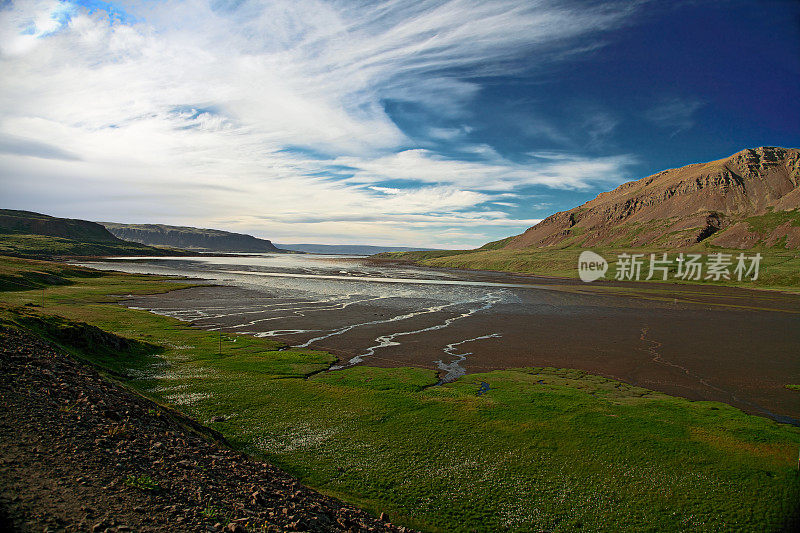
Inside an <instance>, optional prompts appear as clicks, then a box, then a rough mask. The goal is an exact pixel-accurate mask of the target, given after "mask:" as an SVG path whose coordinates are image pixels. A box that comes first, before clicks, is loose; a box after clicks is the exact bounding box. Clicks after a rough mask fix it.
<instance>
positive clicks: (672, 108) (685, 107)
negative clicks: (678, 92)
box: [645, 96, 703, 135]
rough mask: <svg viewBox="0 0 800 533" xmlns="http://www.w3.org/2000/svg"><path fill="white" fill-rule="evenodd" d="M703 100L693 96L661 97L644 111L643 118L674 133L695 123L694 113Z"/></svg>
mask: <svg viewBox="0 0 800 533" xmlns="http://www.w3.org/2000/svg"><path fill="white" fill-rule="evenodd" d="M701 107H703V102H701V101H700V100H697V99H695V98H679V97H675V96H669V97H662V98H660V99H659V100H658V101H657V102H656V104H655V105H654V106H653V107H651V108H650V109H649V110H647V111H646V112H645V118H647V119H648V120H649V121H651V122H652V123H654V124H655V125H657V126H659V127H661V128H664V129H667V130H671V131H672V135H676V134H678V133H680V132H682V131H685V130H688V129H689V128H691V127H692V126H694V124H695V113H696V112H697V111H698V110H699V109H700V108H701Z"/></svg>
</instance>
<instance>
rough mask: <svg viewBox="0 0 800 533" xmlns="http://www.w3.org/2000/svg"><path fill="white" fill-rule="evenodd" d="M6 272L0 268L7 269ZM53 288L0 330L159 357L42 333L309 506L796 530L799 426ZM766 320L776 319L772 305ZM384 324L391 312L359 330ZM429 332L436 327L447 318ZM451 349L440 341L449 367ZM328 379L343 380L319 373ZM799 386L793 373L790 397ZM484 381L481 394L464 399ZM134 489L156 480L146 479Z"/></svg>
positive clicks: (416, 517)
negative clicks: (99, 339) (205, 431)
mask: <svg viewBox="0 0 800 533" xmlns="http://www.w3.org/2000/svg"><path fill="white" fill-rule="evenodd" d="M14 264H15V260H8V264H5V265H4V268H6V269H12V270H13V268H15V267H14ZM9 265H10V266H9ZM35 268H36V269H39V270H41V268H42V267H38V266H37V267H35ZM221 276H235V275H232V274H223V275H221ZM22 277H24V276H22ZM65 277H66V280H67V281H68V284H63V285H49V284H47V283H46V282H44V285H45V289H44V291H42V290H20V291H6V292H3V293H2V299H3V306H4V308H3V318H4V320H6V321H9V322H12V323H20V322H21V323H24V320H22V319H21V318H20V317H21V316H22V315H25V314H33V315H35V316H37V317H38V319H39V320H43V321H45V322H48V321H57V319H56V318H53V317H63V320H67V321H73V322H74V321H82V322H87V323H89V324H92V325H95V326H97V327H99V328H102V329H103V330H106V331H111V332H114V333H115V334H117V335H121V336H123V337H127V338H130V339H134V340H138V341H143V342H146V343H148V344H149V345H155V346H158V347H160V350H158V351H155V352H152V353H143V354H141V356H138V357H133V358H129V359H126V360H114V359H113V358H112V359H109V358H107V357H105V355H106V354H100V355H98V354H96V353H94V352H93V351H92V350H91V348H90V347H88V348H87V347H86V346H83V347H82V346H74V345H73V346H70V345H69V344H70V343H69V342H67V341H65V340H63V339H61V340H59V337H58V336H57V334H56V333H54V332H57V331H58V328H41V329H40V331H39V332H40V334H42V335H50V336H51V338H52V339H53V340H54V341H55V342H57V343H60V344H62V345H63V346H64V347H65V348H66V349H68V350H71V351H72V352H73V353H74V354H75V355H76V356H78V357H82V358H85V359H87V360H89V361H92V362H94V363H96V364H99V365H101V366H102V367H103V368H105V369H106V371H107V372H109V373H110V374H111V375H113V376H116V377H117V378H118V379H120V380H122V381H123V382H124V383H126V384H127V385H128V386H130V387H133V388H135V389H136V390H139V391H141V392H142V393H144V394H147V395H149V396H151V397H153V398H155V399H157V400H158V401H160V402H162V403H165V404H170V405H173V406H175V407H176V408H178V409H180V410H182V411H184V412H186V413H187V414H190V415H191V416H193V417H195V418H196V419H197V420H199V421H201V422H203V423H206V424H208V425H209V426H210V427H212V428H214V429H217V430H219V431H221V432H222V433H223V434H224V435H225V436H226V438H227V439H228V440H229V441H230V442H231V443H232V444H233V445H234V446H235V447H237V448H238V449H241V450H243V451H246V452H248V453H251V454H253V455H256V456H259V457H264V458H266V459H268V460H269V461H271V462H273V463H275V464H277V465H278V466H281V467H282V468H284V469H285V470H287V471H289V472H290V473H292V474H294V475H296V476H298V477H299V478H300V479H301V480H302V481H304V482H305V483H308V484H309V485H311V486H312V487H315V488H317V489H319V490H321V491H323V492H326V493H328V494H332V495H336V496H339V497H341V498H342V499H345V500H346V501H350V502H353V503H356V504H359V505H361V506H364V507H365V508H367V509H370V510H373V511H386V512H388V513H390V516H392V519H393V521H395V522H397V523H401V524H406V525H409V526H414V527H418V528H422V529H425V530H429V531H472V530H475V531H494V530H498V529H507V530H518V531H529V530H532V529H545V530H553V531H573V530H576V529H579V528H580V529H585V530H592V531H642V530H658V531H681V530H703V531H721V530H747V531H764V530H778V529H781V528H783V527H788V526H791V525H792V524H796V520H797V514H796V513H797V502H798V499H799V498H800V478H798V476H797V471H796V461H797V452H798V449H799V448H800V429H798V428H797V427H794V426H791V425H789V424H782V423H778V422H776V421H775V420H772V419H770V418H768V417H766V416H753V415H750V414H747V413H745V412H743V411H742V410H740V409H737V408H735V407H732V406H731V405H728V404H726V403H721V402H714V401H690V400H688V399H686V398H681V397H677V396H671V395H667V394H665V393H663V392H657V391H654V390H653V388H650V387H639V386H634V385H632V384H629V383H625V382H623V381H620V380H613V379H608V378H605V377H601V376H597V375H593V374H591V373H587V372H585V371H583V370H578V369H563V368H561V369H560V368H554V367H552V366H550V365H543V364H536V363H537V361H533V364H529V365H519V367H518V368H510V369H503V370H500V369H497V370H488V371H474V370H473V369H470V368H469V364H470V363H471V362H472V361H473V360H474V359H472V357H473V356H472V355H468V356H466V359H465V360H464V362H463V364H464V365H465V368H466V369H467V373H466V374H465V375H463V376H460V377H458V378H456V379H454V380H453V381H450V382H446V383H440V378H441V377H442V371H441V370H440V369H438V368H437V366H436V365H435V364H431V362H430V361H429V362H428V364H427V366H425V365H423V364H420V365H418V366H411V365H401V364H394V365H390V366H378V365H377V364H375V362H376V361H378V359H370V358H369V357H365V358H364V359H363V360H362V361H361V362H359V363H358V364H354V365H352V366H349V365H342V363H343V362H346V361H349V360H346V359H345V358H343V357H341V356H340V355H337V354H335V353H331V352H328V351H325V350H320V349H310V348H309V347H314V348H316V347H317V346H316V345H315V344H314V343H311V344H309V346H308V347H302V348H301V347H298V345H300V344H304V343H305V342H307V340H303V339H304V338H305V337H303V338H301V339H300V340H302V342H299V341H294V342H291V343H288V344H293V345H295V347H293V348H292V347H289V346H288V344H287V342H285V341H284V340H283V339H281V337H280V336H279V335H271V336H261V337H258V336H256V335H255V334H252V333H258V332H257V331H256V332H250V333H251V334H238V333H239V332H235V330H229V329H228V328H226V327H223V328H222V329H215V330H211V331H209V329H210V328H215V327H218V326H215V325H212V324H211V323H207V324H202V323H199V324H197V325H192V323H191V322H190V321H187V317H185V316H183V317H181V318H182V319H183V320H179V319H178V318H176V316H177V315H175V316H172V315H174V310H172V311H170V312H169V313H167V312H165V311H164V310H163V309H162V310H161V312H162V313H163V314H162V315H156V314H154V313H152V312H150V311H147V310H145V309H130V308H128V307H125V306H123V305H118V303H119V302H124V303H125V304H126V305H131V302H134V301H136V302H138V303H141V300H140V297H142V296H143V295H147V294H151V293H154V292H158V293H166V294H165V296H166V297H169V298H173V297H174V298H180V297H183V296H184V295H187V294H188V295H190V294H192V293H193V291H207V290H212V288H211V287H199V288H191V289H188V290H177V291H172V289H185V288H187V285H190V284H194V283H195V282H193V281H190V280H177V281H176V280H174V278H173V280H169V279H165V278H156V277H154V276H147V275H126V274H118V273H107V274H105V275H98V276H94V277H87V276H83V277H74V276H71V275H70V274H69V273H66V274H65ZM264 277H266V276H264ZM206 278H207V279H208V278H210V276H206ZM231 279H233V278H231ZM270 279H284V278H279V277H272V276H270ZM240 289H241V290H249V289H248V288H247V287H241V288H240ZM495 289H496V288H495V287H489V288H488V289H482V290H495ZM213 290H217V289H213ZM625 290H627V289H625ZM168 291H172V292H168ZM551 292H552V293H553V294H557V295H561V294H562V293H564V294H567V295H568V296H571V295H572V294H573V293H572V292H570V291H548V292H547V294H551ZM295 296H296V295H295ZM732 297H733V296H732V295H727V296H723V297H721V298H732ZM773 297H774V295H773ZM146 298H150V297H149V296H146ZM265 298H266V296H265ZM686 299H688V296H687V297H686ZM641 301H642V302H651V301H659V300H650V299H647V298H643V299H641ZM262 303H266V301H264V302H262ZM272 303H275V304H279V303H281V302H277V301H276V302H272ZM25 304H29V305H27V306H26V305H25ZM31 304H32V305H31ZM662 304H663V305H669V304H672V305H675V303H674V302H662V303H660V304H658V305H662ZM33 305H35V307H34V306H33ZM439 305H441V304H439ZM470 305H472V306H473V307H474V306H476V305H478V304H477V302H476V303H474V304H470ZM642 305H643V307H642V308H643V309H647V308H648V305H649V304H647V303H645V304H642ZM654 305H655V304H654ZM679 305H688V304H679ZM748 305H750V304H748ZM329 306H330V305H329ZM776 306H777V307H781V308H787V309H790V306H789V305H787V304H786V303H785V302H782V301H779V302H778V304H776ZM349 307H352V306H349ZM709 307H710V308H713V309H717V308H718V306H714V305H711V306H709ZM346 308H347V307H345V309H346ZM471 308H472V307H469V306H468V307H467V308H466V309H471ZM334 311H335V310H334ZM459 311H460V313H461V314H463V313H465V312H467V311H465V310H459ZM733 312H737V311H733ZM738 312H742V313H744V311H738ZM477 313H478V311H476V312H475V313H473V314H472V315H470V316H474V315H476V314H477ZM775 313H776V314H778V316H784V315H786V316H792V317H793V316H794V315H793V314H791V313H784V312H781V311H775ZM167 314H169V315H170V316H163V315H167ZM209 314H211V313H209ZM321 314H324V313H321ZM405 314H408V313H405ZM430 315H431V316H434V315H435V313H430ZM393 316H399V315H393ZM263 318H269V317H266V316H265V317H263ZM381 318H383V319H388V318H389V316H388V313H387V316H385V317H380V316H379V317H376V318H373V320H378V319H381ZM413 318H415V317H411V319H413ZM438 318H439V319H442V320H438V321H436V322H435V324H433V325H437V324H441V323H443V322H444V321H446V318H445V316H444V315H442V316H440V317H438ZM189 320H194V321H195V323H196V322H197V320H199V319H189ZM212 320H214V319H211V320H209V322H211V321H212ZM401 321H402V320H396V321H394V322H392V323H391V324H395V325H397V324H396V323H397V322H401ZM457 322H458V321H456V322H451V323H450V325H452V324H453V323H457ZM576 323H577V322H576ZM223 326H224V325H223ZM342 327H344V326H342ZM425 327H430V325H428V326H425V324H417V325H415V327H414V328H412V329H425ZM286 329H290V328H286ZM294 329H304V328H294ZM340 329H341V327H340ZM354 329H358V328H354ZM350 331H352V330H350ZM403 331H409V330H408V329H406V330H403ZM431 331H438V332H443V331H448V329H447V328H439V329H435V330H429V331H428V332H426V333H429V332H431ZM468 333H469V336H467V337H462V338H473V337H478V336H480V335H481V334H485V332H483V331H480V330H479V329H478V328H477V327H472V328H470V331H469V332H468ZM648 333H650V331H648ZM384 334H391V333H384ZM640 334H641V332H640ZM343 335H344V334H343ZM316 336H320V335H319V332H316ZM341 336H342V335H338V336H336V337H341ZM576 336H577V335H574V334H573V335H571V336H570V335H566V336H565V337H564V338H565V339H569V338H570V337H576ZM776 336H777V335H776ZM366 337H369V336H368V335H367V336H366ZM403 337H408V336H402V337H400V339H401V340H404V341H405V340H407V339H405V338H403ZM309 338H313V335H312V336H310V337H309ZM329 338H334V337H329ZM454 338H455V337H453V338H448V339H442V340H441V341H440V342H441V343H444V344H443V345H444V346H451V351H453V352H454V353H463V352H461V351H458V350H455V348H459V346H457V345H454V342H455V341H454V340H453V339H454ZM645 338H648V337H647V336H645ZM279 339H280V340H279ZM392 339H393V340H397V339H398V336H395V337H393V338H392ZM502 339H503V338H499V339H498V338H487V339H482V341H485V342H487V343H488V342H492V341H498V340H502ZM371 340H374V338H373V339H371ZM456 340H457V339H456ZM445 341H447V342H445ZM475 342H476V343H478V342H481V341H475ZM787 342H790V340H789V341H787ZM370 346H372V344H370ZM795 346H796V345H795ZM470 348H473V347H470ZM650 348H652V345H651V346H650ZM465 351H466V350H465ZM470 351H473V352H475V351H474V350H470ZM377 352H378V350H376V353H377ZM353 353H356V355H358V354H359V353H361V349H360V348H359V349H356V350H354V351H353ZM648 353H651V352H648ZM441 357H442V355H441V354H439V358H441ZM652 357H654V356H653V355H650V357H649V358H643V360H645V361H647V360H652ZM335 366H344V368H341V369H339V370H336V371H330V369H331V368H332V367H335ZM785 377H786V378H787V379H788V378H790V377H792V375H791V372H788V373H785ZM797 381H798V380H797V379H796V376H793V381H788V382H787V383H797ZM484 383H486V384H488V390H485V391H484V392H483V393H482V394H480V395H478V393H479V392H480V391H481V390H482V389H485V387H484V386H483V384H484ZM782 389H783V390H784V391H785V392H786V393H787V394H797V393H796V391H793V390H790V389H787V388H785V387H783V386H782ZM790 413H791V412H790ZM148 475H150V476H151V477H153V479H157V478H158V471H157V468H154V471H153V472H151V473H148Z"/></svg>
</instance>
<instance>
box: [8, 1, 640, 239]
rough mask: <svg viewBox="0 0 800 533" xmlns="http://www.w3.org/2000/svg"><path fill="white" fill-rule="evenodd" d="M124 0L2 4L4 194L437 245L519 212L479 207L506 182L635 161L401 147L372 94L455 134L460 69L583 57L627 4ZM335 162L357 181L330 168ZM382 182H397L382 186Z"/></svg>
mask: <svg viewBox="0 0 800 533" xmlns="http://www.w3.org/2000/svg"><path fill="white" fill-rule="evenodd" d="M120 5H123V6H124V9H125V10H126V12H127V13H128V17H127V18H125V19H124V21H120V20H117V19H116V18H115V17H113V16H110V15H109V14H108V13H105V12H103V11H95V12H91V13H90V12H87V11H86V10H83V9H82V8H80V7H78V6H75V5H72V4H70V3H69V2H57V1H55V0H49V1H46V0H23V1H16V2H11V3H10V4H6V5H5V6H4V7H3V8H2V9H1V10H0V74H1V75H0V137H2V138H4V139H6V140H7V142H5V146H6V148H7V149H6V150H4V151H5V152H6V153H5V154H2V155H0V182H2V187H3V190H4V191H5V192H4V197H5V199H6V201H7V202H12V203H14V204H15V205H16V206H18V207H25V208H35V209H39V210H42V211H48V212H53V213H54V214H61V215H70V216H78V217H83V218H94V219H116V220H123V221H159V222H173V223H182V224H196V225H203V226H211V225H214V224H225V225H226V226H227V227H229V228H231V229H236V228H247V229H250V230H251V231H254V232H256V233H259V234H262V235H265V236H267V237H270V238H276V239H277V238H278V237H280V238H282V239H284V240H287V239H292V240H294V239H296V238H298V237H300V236H303V237H304V238H305V239H304V240H309V239H312V238H313V239H316V240H321V241H330V240H332V239H335V238H339V236H341V235H349V236H351V239H350V240H361V241H362V242H365V241H368V240H373V241H374V240H375V239H377V238H378V237H379V236H380V237H381V238H380V242H389V241H391V240H392V239H398V240H396V241H395V242H397V243H400V244H402V243H406V244H426V245H435V244H436V243H437V242H436V241H437V233H442V232H444V231H445V230H444V229H443V228H449V229H447V231H451V232H452V234H453V235H455V234H457V233H458V229H459V228H460V229H464V228H477V227H480V226H497V227H499V226H503V227H507V228H509V229H508V231H509V232H511V231H517V230H520V229H523V228H524V227H525V226H526V225H530V223H531V220H530V219H518V218H514V217H510V216H509V215H508V214H507V213H506V212H503V211H498V210H497V209H498V206H500V207H505V206H503V204H502V203H497V204H493V205H494V206H495V207H494V208H492V209H489V210H487V209H485V206H486V204H487V202H490V201H492V200H497V199H499V198H502V194H504V193H509V192H513V191H514V189H515V188H516V187H519V186H526V185H532V184H539V185H546V186H548V187H566V188H583V187H586V186H587V185H588V184H590V183H592V182H593V181H594V180H598V179H612V180H615V179H618V178H619V176H620V175H621V172H622V171H623V170H624V168H625V167H626V166H627V165H628V164H630V162H631V159H630V158H629V157H627V156H616V157H607V158H599V159H584V158H580V157H575V156H569V155H565V156H563V159H559V160H551V161H542V160H540V159H536V158H531V159H529V160H527V161H523V162H513V161H509V160H507V159H504V158H503V157H501V156H500V155H498V154H497V153H496V152H495V151H494V150H493V149H491V147H487V146H480V145H478V146H464V147H462V148H463V151H464V153H465V157H464V158H463V159H455V158H453V157H452V156H451V157H445V156H443V155H440V154H438V153H436V152H435V151H433V150H419V149H417V150H415V149H409V146H413V145H414V143H413V140H411V139H409V138H407V136H406V135H405V134H404V133H403V131H401V129H400V128H399V127H398V126H397V125H396V124H395V123H394V122H393V121H392V119H391V118H390V116H389V115H388V114H387V113H386V111H385V109H384V106H383V102H384V101H385V100H386V99H395V100H404V101H408V102H412V103H414V104H416V105H418V106H420V107H421V108H422V109H425V110H426V113H430V114H431V115H438V116H443V117H461V118H460V119H459V123H461V124H463V125H462V126H460V127H458V128H439V129H436V128H431V129H429V130H428V131H429V132H430V133H431V137H434V138H440V139H449V140H453V139H457V138H459V137H460V136H461V135H462V132H463V133H468V132H469V131H471V130H470V126H469V125H468V124H467V123H468V119H469V117H468V113H466V112H465V109H466V106H467V104H468V103H469V102H470V100H471V99H472V98H473V97H474V96H475V94H476V92H477V91H478V90H479V86H478V85H476V83H475V82H473V81H470V80H471V79H474V77H475V76H485V75H494V74H506V75H507V74H511V73H514V72H517V71H519V70H520V69H523V68H525V69H532V68H536V67H537V66H539V65H543V64H546V63H547V62H551V61H562V60H563V59H564V58H565V57H569V56H571V55H573V54H579V53H582V51H583V50H585V49H589V48H592V47H593V46H596V45H597V43H595V44H594V45H592V44H587V39H588V40H589V41H591V38H592V37H593V36H595V35H598V34H599V32H603V31H606V30H609V29H613V28H615V27H618V26H620V25H622V24H624V23H625V21H626V20H627V18H628V16H629V15H630V13H631V10H632V9H633V8H632V7H630V4H628V3H621V4H612V5H605V6H599V7H598V6H589V7H586V6H583V7H581V6H578V7H575V6H571V5H559V4H555V3H552V2H530V1H511V0H497V1H487V2H480V3H476V2H467V1H464V0H451V1H443V0H442V1H433V0H424V1H420V2H407V1H404V0H394V1H389V2H383V3H372V2H351V3H348V4H344V3H340V2H332V3H328V2H322V1H315V0H300V1H297V0H292V1H289V0H275V1H270V2H262V1H254V0H244V1H243V2H235V3H234V2H231V3H225V2H218V1H217V2H212V1H210V0H183V1H181V0H169V1H165V2H158V3H155V2H123V3H121V4H120ZM226 6H227V7H226ZM131 21H134V22H131ZM579 38H580V39H579ZM578 41H580V42H578ZM12 141H13V142H12ZM334 165H345V166H347V167H351V168H352V169H354V170H353V171H352V173H353V174H354V175H353V176H352V177H351V178H349V179H340V180H333V179H330V178H329V177H326V173H327V175H328V176H329V175H330V172H331V171H332V169H334ZM334 170H335V169H334ZM394 180H406V181H407V182H408V183H406V187H398V186H394V185H391V184H387V183H386V182H391V181H394ZM370 186H371V187H370ZM389 189H394V190H389ZM10 207H13V206H11V205H10ZM322 221H325V222H322ZM476 231H478V230H476ZM387 239H388V240H387ZM468 241H469V239H464V241H463V242H468ZM376 242H377V241H376ZM471 244H479V242H474V241H472V242H471Z"/></svg>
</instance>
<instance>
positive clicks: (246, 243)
mask: <svg viewBox="0 0 800 533" xmlns="http://www.w3.org/2000/svg"><path fill="white" fill-rule="evenodd" d="M98 224H101V225H103V226H104V227H105V228H106V229H107V230H108V231H109V232H111V233H112V234H113V235H114V236H115V237H118V238H120V239H123V240H125V241H131V242H138V243H141V244H146V245H149V246H172V247H175V248H181V249H184V250H194V251H204V252H234V253H235V252H241V253H284V252H286V250H281V249H279V248H278V247H276V246H275V245H274V244H272V241H270V240H268V239H261V238H258V237H254V236H252V235H248V234H245V233H234V232H231V231H224V230H218V229H206V228H195V227H190V226H170V225H167V224H121V223H116V222H98Z"/></svg>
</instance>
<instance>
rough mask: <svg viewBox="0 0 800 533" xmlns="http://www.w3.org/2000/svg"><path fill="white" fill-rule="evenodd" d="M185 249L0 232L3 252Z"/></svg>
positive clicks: (45, 253)
mask: <svg viewBox="0 0 800 533" xmlns="http://www.w3.org/2000/svg"><path fill="white" fill-rule="evenodd" d="M182 253H185V252H183V251H182V250H168V249H160V248H154V247H152V246H145V245H144V244H139V243H135V242H123V241H120V242H118V243H114V242H87V241H84V240H75V239H67V238H64V237H52V236H49V235H25V234H0V254H7V255H15V256H19V257H31V258H37V257H42V258H48V257H58V256H94V255H148V256H150V255H175V254H182Z"/></svg>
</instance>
